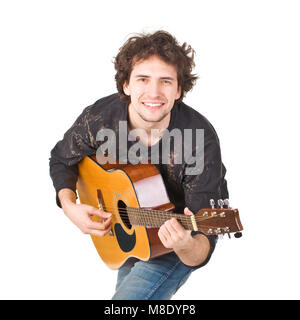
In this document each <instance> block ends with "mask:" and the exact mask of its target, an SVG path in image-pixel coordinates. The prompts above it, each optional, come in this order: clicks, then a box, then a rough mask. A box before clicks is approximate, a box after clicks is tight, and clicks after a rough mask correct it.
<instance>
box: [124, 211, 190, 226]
mask: <svg viewBox="0 0 300 320" xmlns="http://www.w3.org/2000/svg"><path fill="white" fill-rule="evenodd" d="M126 209H127V210H126V211H127V214H128V218H129V222H130V224H131V225H138V226H147V227H157V228H159V227H160V226H162V225H163V224H164V223H165V222H166V221H167V220H169V219H171V218H176V219H177V220H178V221H179V222H180V223H181V224H182V226H183V227H184V228H185V229H187V230H194V228H193V225H192V221H191V218H190V217H189V216H186V215H184V214H179V213H171V212H165V211H160V210H148V209H143V208H132V207H127V208H126Z"/></svg>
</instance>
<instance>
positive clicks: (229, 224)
mask: <svg viewBox="0 0 300 320" xmlns="http://www.w3.org/2000/svg"><path fill="white" fill-rule="evenodd" d="M210 205H211V208H205V209H201V210H199V211H198V212H197V214H196V215H195V220H196V224H197V227H198V230H200V231H201V232H203V233H204V234H206V235H223V234H228V236H229V237H230V233H233V232H235V237H236V238H239V237H241V236H242V233H241V232H240V231H242V230H243V226H242V223H241V220H240V216H239V211H238V209H232V208H230V207H229V201H228V199H225V200H222V199H219V200H218V206H219V208H216V207H215V202H214V200H213V199H211V200H210Z"/></svg>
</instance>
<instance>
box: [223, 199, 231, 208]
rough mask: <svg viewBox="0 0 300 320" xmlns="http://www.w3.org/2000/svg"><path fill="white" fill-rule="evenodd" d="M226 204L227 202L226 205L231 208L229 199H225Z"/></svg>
mask: <svg viewBox="0 0 300 320" xmlns="http://www.w3.org/2000/svg"><path fill="white" fill-rule="evenodd" d="M224 204H225V206H227V208H230V207H229V199H224Z"/></svg>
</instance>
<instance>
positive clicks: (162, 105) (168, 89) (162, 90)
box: [123, 56, 181, 129]
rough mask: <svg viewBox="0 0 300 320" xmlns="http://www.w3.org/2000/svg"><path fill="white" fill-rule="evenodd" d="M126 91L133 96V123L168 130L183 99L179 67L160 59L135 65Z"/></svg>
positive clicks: (131, 112)
mask: <svg viewBox="0 0 300 320" xmlns="http://www.w3.org/2000/svg"><path fill="white" fill-rule="evenodd" d="M123 90H124V92H125V94H126V95H128V96H130V100H131V102H130V104H129V107H128V112H129V121H130V123H131V125H132V127H134V128H137V127H138V128H143V129H149V128H167V127H168V124H169V121H170V111H171V109H172V108H173V106H174V102H175V100H176V99H179V98H180V95H181V90H180V88H179V87H178V82H177V71H176V68H175V67H174V66H173V65H171V64H168V63H166V62H164V61H163V60H162V59H160V58H159V57H158V56H151V57H149V58H148V59H146V60H142V61H139V62H137V63H135V64H134V67H133V69H132V72H131V75H130V79H129V83H125V84H124V86H123Z"/></svg>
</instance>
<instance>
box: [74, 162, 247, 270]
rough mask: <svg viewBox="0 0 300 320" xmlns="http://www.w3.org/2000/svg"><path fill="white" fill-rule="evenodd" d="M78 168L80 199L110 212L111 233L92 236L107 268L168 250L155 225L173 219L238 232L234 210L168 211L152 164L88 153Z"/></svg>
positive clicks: (194, 227) (170, 208)
mask: <svg viewBox="0 0 300 320" xmlns="http://www.w3.org/2000/svg"><path fill="white" fill-rule="evenodd" d="M78 170H79V177H78V182H77V191H78V195H79V199H80V202H81V203H84V204H88V205H91V206H94V207H98V208H99V209H101V210H104V211H106V212H110V213H111V214H112V227H111V231H110V232H109V233H108V234H106V235H105V236H103V237H98V236H94V235H92V236H91V237H92V240H93V243H94V245H95V247H96V249H97V251H98V253H99V255H100V257H101V259H102V260H103V261H104V263H106V265H107V266H108V267H109V268H111V269H118V268H120V267H121V266H122V265H123V264H124V263H125V261H126V260H127V259H129V258H130V257H136V258H138V259H140V260H145V261H147V260H149V259H152V258H155V257H158V256H161V255H163V254H166V253H169V252H171V251H172V250H171V249H167V248H165V247H164V246H163V244H162V243H161V241H160V239H159V237H158V229H159V227H160V226H161V225H163V224H164V222H165V221H167V220H168V219H171V218H172V217H175V218H176V219H177V220H178V221H179V222H180V223H181V224H182V225H183V227H184V228H185V229H188V230H194V231H201V232H203V233H204V234H206V235H211V234H215V235H220V234H228V235H229V234H230V233H232V232H237V234H236V235H237V236H238V235H240V231H241V230H243V227H242V224H241V221H240V218H239V213H238V210H237V209H231V208H225V207H223V208H222V207H221V208H215V207H214V206H212V208H207V209H201V210H199V211H198V212H197V213H196V214H195V215H192V216H187V215H184V214H176V213H173V212H172V211H173V210H174V205H173V204H172V203H170V200H169V198H168V195H167V191H166V188H165V185H164V182H163V179H162V177H161V175H160V173H159V171H158V169H157V168H156V166H155V165H153V164H137V165H131V164H105V165H100V164H99V163H98V162H97V160H96V157H95V156H91V157H85V158H84V159H83V160H82V161H81V162H80V163H79V165H78ZM92 219H93V220H94V221H99V219H100V218H99V217H97V216H93V217H92Z"/></svg>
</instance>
